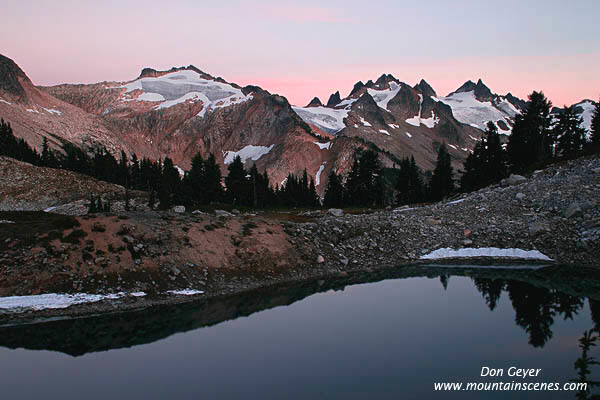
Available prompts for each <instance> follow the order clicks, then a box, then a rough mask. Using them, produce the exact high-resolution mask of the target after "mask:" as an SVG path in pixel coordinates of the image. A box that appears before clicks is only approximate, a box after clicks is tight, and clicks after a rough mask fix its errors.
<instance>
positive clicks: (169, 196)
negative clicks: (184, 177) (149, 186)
mask: <svg viewBox="0 0 600 400" xmlns="http://www.w3.org/2000/svg"><path fill="white" fill-rule="evenodd" d="M178 184H179V171H177V168H175V166H174V165H173V161H171V159H170V158H169V157H165V160H164V161H163V166H162V174H161V177H160V186H159V189H158V201H159V205H158V207H159V208H160V209H161V210H166V209H168V208H169V207H170V206H171V205H172V204H173V200H174V199H175V194H176V193H177V187H178Z"/></svg>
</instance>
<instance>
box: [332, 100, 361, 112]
mask: <svg viewBox="0 0 600 400" xmlns="http://www.w3.org/2000/svg"><path fill="white" fill-rule="evenodd" d="M356 100H358V98H356V99H346V100H342V101H341V102H340V103H339V104H336V106H335V107H336V108H339V107H343V108H344V109H345V110H350V108H351V107H352V103H354V102H355V101H356Z"/></svg>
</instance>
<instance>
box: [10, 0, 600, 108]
mask: <svg viewBox="0 0 600 400" xmlns="http://www.w3.org/2000/svg"><path fill="white" fill-rule="evenodd" d="M482 3H483V4H482ZM323 4H324V3H322V2H318V1H314V0H306V1H303V2H302V3H300V2H283V1H277V2H272V1H268V0H265V1H255V2H253V3H248V2H242V1H235V0H231V1H228V2H223V3H219V4H216V5H215V4H212V5H206V4H204V2H202V3H198V2H194V1H183V0H180V1H177V0H172V1H170V2H169V3H164V2H157V1H154V0H146V1H137V0H134V1H124V2H123V1H122V2H113V1H106V2H101V3H97V2H93V1H87V0H80V1H75V0H63V1H56V2H52V3H49V2H45V1H35V0H34V1H29V2H23V1H16V0H4V1H3V7H2V8H3V14H4V17H3V24H1V25H0V53H2V54H4V55H6V56H8V57H10V58H12V59H13V60H15V62H17V63H18V64H19V65H20V66H21V67H22V68H23V70H24V71H25V72H26V73H27V74H28V76H29V77H30V78H31V79H32V80H33V82H34V83H36V84H39V85H53V84H58V83H65V82H67V83H90V82H98V81H104V80H116V81H126V80H131V79H134V78H135V77H137V76H138V74H139V72H140V70H141V68H143V67H153V68H156V69H168V68H170V67H172V66H181V65H189V64H194V65H196V66H197V67H198V68H200V69H202V70H204V71H206V72H208V73H210V74H212V75H215V76H222V77H223V78H224V79H226V80H228V81H231V82H236V83H238V84H240V85H246V84H255V85H259V86H261V87H263V88H264V89H266V90H269V91H270V92H272V93H279V94H281V95H284V96H286V97H287V98H288V99H289V101H290V102H291V103H293V104H297V105H304V104H306V103H308V101H310V99H312V98H313V97H314V96H318V97H319V98H320V99H321V100H322V101H327V98H328V97H329V95H330V94H331V93H333V92H335V91H336V90H339V91H340V93H341V95H342V97H343V96H345V95H347V94H348V93H349V91H350V90H351V89H352V86H353V85H354V83H355V82H357V81H358V80H362V81H363V82H366V81H367V80H369V79H373V80H374V79H376V78H377V77H378V76H380V75H381V74H382V73H391V74H393V75H394V76H395V77H397V78H398V79H400V80H401V81H404V82H406V83H408V84H410V85H414V84H415V83H417V82H418V81H419V80H420V79H421V78H424V79H425V80H426V81H427V82H429V84H430V85H431V86H432V87H433V88H434V89H435V90H436V91H437V92H438V94H439V95H446V94H447V93H448V92H450V91H453V90H455V89H456V88H458V87H459V86H460V85H462V84H463V83H464V82H465V81H466V80H469V79H471V80H473V81H476V80H477V79H479V78H481V79H483V81H484V82H485V83H486V84H487V85H488V86H489V87H490V89H491V90H492V91H493V92H495V93H498V94H505V93H507V92H512V93H513V94H514V95H516V96H519V97H521V98H526V96H527V95H528V94H529V93H531V91H533V90H542V91H544V93H545V94H546V95H547V96H548V97H549V98H550V99H551V100H552V102H553V103H554V104H555V105H557V106H562V105H563V104H572V103H575V102H578V101H580V100H582V99H584V98H591V99H594V100H598V98H599V97H600V74H598V65H600V51H599V50H598V49H600V28H599V26H600V25H599V24H597V22H596V18H597V16H598V15H600V2H598V1H593V0H588V1H586V0H581V1H578V2H576V3H573V4H568V3H567V2H564V1H557V0H556V1H554V0H549V1H546V2H545V3H544V5H543V6H540V5H539V3H538V4H537V5H536V6H532V5H530V4H523V2H519V1H513V0H505V1H504V2H502V4H495V3H488V2H480V1H472V2H469V1H466V0H462V1H457V2H455V3H453V4H451V5H450V4H449V2H446V1H435V0H432V1H430V2H428V3H427V4H418V5H417V4H415V3H413V2H410V3H408V2H402V1H372V2H369V3H368V4H365V3H364V2H359V1H355V0H346V1H330V2H327V3H326V4H327V6H324V5H323Z"/></svg>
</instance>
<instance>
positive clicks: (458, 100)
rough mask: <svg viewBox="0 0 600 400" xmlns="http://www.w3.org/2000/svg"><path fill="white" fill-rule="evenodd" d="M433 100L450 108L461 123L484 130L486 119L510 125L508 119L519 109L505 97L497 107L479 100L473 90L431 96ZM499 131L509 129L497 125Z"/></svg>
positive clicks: (508, 131) (505, 132) (505, 131)
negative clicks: (436, 96)
mask: <svg viewBox="0 0 600 400" xmlns="http://www.w3.org/2000/svg"><path fill="white" fill-rule="evenodd" d="M432 99H433V100H435V101H441V102H442V103H444V104H447V105H449V106H450V108H452V114H453V115H454V118H456V120H457V121H459V122H462V123H463V124H468V125H471V126H473V127H475V128H478V129H481V130H485V129H486V125H487V123H488V121H494V123H497V122H498V121H504V123H505V124H506V125H507V126H508V127H510V126H511V124H510V123H509V119H510V118H512V117H514V116H515V115H516V114H517V113H518V112H519V111H518V110H517V109H516V108H515V107H514V106H513V105H512V104H510V103H509V102H508V101H507V100H506V99H503V100H502V101H500V102H499V103H498V107H499V108H500V109H498V108H496V107H494V105H493V104H492V103H491V102H487V101H486V102H481V101H479V100H477V99H476V98H475V92H473V91H470V92H461V93H452V94H451V95H450V96H447V97H440V98H433V97H432ZM498 131H499V133H504V134H509V133H510V132H511V129H508V130H502V129H500V127H498Z"/></svg>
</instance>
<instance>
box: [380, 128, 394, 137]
mask: <svg viewBox="0 0 600 400" xmlns="http://www.w3.org/2000/svg"><path fill="white" fill-rule="evenodd" d="M379 133H383V134H384V135H388V136H391V135H390V133H389V132H388V131H386V130H385V129H380V130H379Z"/></svg>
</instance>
